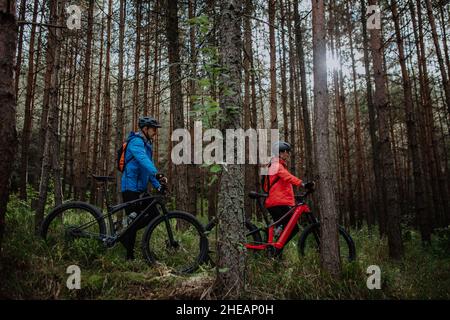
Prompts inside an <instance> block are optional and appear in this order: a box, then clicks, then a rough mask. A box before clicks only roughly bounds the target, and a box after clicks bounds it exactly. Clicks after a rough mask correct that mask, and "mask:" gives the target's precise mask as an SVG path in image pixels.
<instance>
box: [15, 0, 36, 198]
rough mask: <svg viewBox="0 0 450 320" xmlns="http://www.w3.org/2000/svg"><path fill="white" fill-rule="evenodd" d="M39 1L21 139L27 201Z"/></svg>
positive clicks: (22, 194)
mask: <svg viewBox="0 0 450 320" xmlns="http://www.w3.org/2000/svg"><path fill="white" fill-rule="evenodd" d="M38 7H39V1H38V0H34V7H33V24H32V25H31V34H30V47H29V51H28V52H29V53H28V75H27V88H26V90H27V91H26V95H25V118H24V124H23V129H22V139H21V144H20V145H21V159H20V186H19V189H20V198H21V199H22V200H25V201H26V200H27V183H28V152H29V147H30V137H31V126H32V123H33V121H32V117H33V116H32V114H31V102H32V97H33V84H34V42H35V41H34V39H35V36H36V24H34V23H36V20H37V14H38Z"/></svg>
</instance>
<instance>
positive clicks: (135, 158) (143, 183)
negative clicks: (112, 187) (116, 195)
mask: <svg viewBox="0 0 450 320" xmlns="http://www.w3.org/2000/svg"><path fill="white" fill-rule="evenodd" d="M152 151H153V146H152V144H151V142H150V141H149V140H147V138H146V137H145V136H144V134H142V133H141V132H130V135H129V136H128V139H127V149H126V152H125V170H124V172H123V174H122V192H124V191H135V192H144V191H146V190H147V185H148V183H149V182H151V184H152V185H153V187H154V188H156V189H158V188H159V187H160V183H159V181H158V180H157V179H156V176H155V175H156V173H157V172H158V170H157V169H156V167H155V165H154V163H153V158H152Z"/></svg>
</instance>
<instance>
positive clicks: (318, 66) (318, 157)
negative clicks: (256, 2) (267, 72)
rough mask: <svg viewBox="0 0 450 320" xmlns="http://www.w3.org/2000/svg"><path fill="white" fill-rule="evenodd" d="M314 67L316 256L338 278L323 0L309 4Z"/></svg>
mask: <svg viewBox="0 0 450 320" xmlns="http://www.w3.org/2000/svg"><path fill="white" fill-rule="evenodd" d="M312 23H313V63H314V128H315V130H316V139H315V142H314V155H315V163H316V172H317V174H318V175H319V181H318V194H319V206H320V213H321V225H320V229H321V242H320V256H321V263H322V267H323V268H324V269H325V270H326V271H328V272H329V273H330V274H331V275H333V276H338V275H339V274H340V268H341V264H340V255H339V241H338V221H337V218H338V212H337V208H336V202H335V198H334V197H335V195H334V188H333V185H334V178H333V171H332V168H331V154H330V150H329V128H328V115H329V109H328V108H329V106H328V88H327V64H326V50H327V49H326V29H325V26H326V23H325V8H324V1H323V0H312Z"/></svg>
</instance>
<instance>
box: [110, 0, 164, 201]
mask: <svg viewBox="0 0 450 320" xmlns="http://www.w3.org/2000/svg"><path fill="white" fill-rule="evenodd" d="M125 13H126V11H125V0H120V7H119V65H118V69H119V70H118V77H117V99H116V117H117V125H116V148H115V150H119V149H120V146H121V145H122V143H123V140H124V132H123V131H124V113H125V112H124V105H123V85H124V80H123V56H124V40H125ZM156 46H157V45H156ZM155 59H156V56H155ZM153 85H154V84H153ZM153 99H154V98H152V101H153ZM121 178H122V174H121V173H120V171H119V170H116V181H117V184H116V194H117V199H116V200H117V202H120V192H121V184H120V183H121Z"/></svg>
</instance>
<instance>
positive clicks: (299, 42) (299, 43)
mask: <svg viewBox="0 0 450 320" xmlns="http://www.w3.org/2000/svg"><path fill="white" fill-rule="evenodd" d="M294 28H295V44H296V48H297V59H298V61H299V71H300V84H301V88H302V90H301V105H302V113H303V127H304V144H305V151H306V152H305V155H304V156H305V160H306V170H305V173H304V176H305V178H306V179H308V180H311V179H312V177H313V172H314V164H313V161H312V159H313V157H314V155H313V141H312V129H311V120H310V119H311V118H310V116H309V109H308V87H307V82H306V67H305V53H304V49H303V45H304V41H303V32H302V28H301V21H300V15H299V13H298V0H294Z"/></svg>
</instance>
